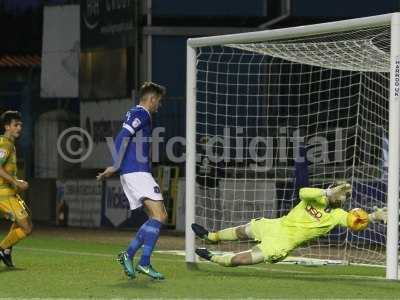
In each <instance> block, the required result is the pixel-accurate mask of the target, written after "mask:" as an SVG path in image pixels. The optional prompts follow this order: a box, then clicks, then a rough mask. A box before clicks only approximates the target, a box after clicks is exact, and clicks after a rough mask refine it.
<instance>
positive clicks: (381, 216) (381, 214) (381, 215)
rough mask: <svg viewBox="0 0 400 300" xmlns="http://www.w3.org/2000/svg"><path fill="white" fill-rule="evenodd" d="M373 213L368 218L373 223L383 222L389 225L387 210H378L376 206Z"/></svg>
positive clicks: (384, 208) (383, 208)
mask: <svg viewBox="0 0 400 300" xmlns="http://www.w3.org/2000/svg"><path fill="white" fill-rule="evenodd" d="M373 210H374V211H373V212H372V213H370V214H369V215H368V218H369V220H370V221H372V222H376V221H382V222H383V223H385V224H386V223H387V208H386V207H382V208H378V207H376V206H374V207H373Z"/></svg>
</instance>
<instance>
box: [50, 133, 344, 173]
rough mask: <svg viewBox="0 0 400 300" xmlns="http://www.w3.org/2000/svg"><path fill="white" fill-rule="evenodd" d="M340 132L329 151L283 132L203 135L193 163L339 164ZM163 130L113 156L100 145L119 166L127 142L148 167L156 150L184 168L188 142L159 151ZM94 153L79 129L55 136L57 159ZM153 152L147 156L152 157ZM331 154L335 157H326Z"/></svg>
mask: <svg viewBox="0 0 400 300" xmlns="http://www.w3.org/2000/svg"><path fill="white" fill-rule="evenodd" d="M342 131H343V129H342V128H336V130H335V134H334V141H332V140H331V142H333V145H334V147H335V149H332V148H331V149H329V144H331V145H332V143H329V141H328V139H327V137H326V136H318V135H314V136H312V137H310V138H308V139H306V138H305V137H304V136H300V133H299V130H292V131H289V130H287V128H286V127H282V128H280V129H279V131H278V136H274V137H272V136H271V137H264V136H254V137H247V136H244V135H243V132H245V131H244V129H243V128H241V127H237V128H229V127H227V128H224V131H223V135H222V136H204V135H203V136H201V137H200V138H199V139H198V140H197V146H198V147H197V157H196V159H197V161H198V162H201V161H202V159H203V158H204V156H206V157H207V160H208V161H209V162H211V163H214V164H219V163H221V162H225V163H229V162H232V161H234V162H243V161H246V162H247V163H250V166H254V167H255V168H258V166H261V165H262V166H263V167H262V168H261V169H263V170H265V169H269V168H272V166H273V164H274V161H277V162H279V163H285V162H287V161H288V160H289V159H296V161H297V162H300V160H304V159H307V161H308V162H309V163H311V164H318V163H322V164H325V163H329V162H332V159H333V160H334V161H335V162H340V161H343V159H344V157H343V153H344V148H345V147H343V146H344V145H343V143H344V140H345V137H343V134H342ZM164 132H165V128H163V127H156V128H154V129H153V132H152V136H151V137H143V136H142V132H141V131H139V132H138V133H136V134H135V136H133V137H125V138H124V139H123V140H122V142H121V146H120V147H119V149H118V151H117V147H116V145H115V141H114V139H113V138H112V137H104V140H103V143H106V145H107V148H108V153H104V155H105V156H107V155H111V157H112V158H113V161H114V164H116V165H117V166H119V165H120V164H121V161H122V159H123V158H124V157H125V154H126V151H128V145H129V143H134V144H135V147H134V148H130V150H129V151H133V149H134V151H135V153H134V155H135V159H136V161H137V162H139V163H149V162H150V161H149V156H150V157H151V161H152V162H155V163H158V162H160V161H161V159H160V151H161V150H162V151H163V153H165V155H166V157H167V159H168V160H169V161H170V162H173V163H183V162H185V160H186V154H185V153H184V151H177V149H181V150H182V149H183V148H184V147H185V145H186V139H185V138H184V137H182V136H175V137H172V138H170V139H168V140H167V142H166V143H165V147H161V145H162V144H163V143H164V138H163V137H162V133H164ZM301 147H303V149H304V148H307V151H306V153H305V155H304V156H301V155H300V149H301ZM93 149H94V142H93V138H92V137H91V135H90V134H89V132H88V131H86V130H85V129H83V128H80V127H71V128H67V129H66V130H64V131H63V132H61V134H60V135H59V137H58V140H57V150H58V153H59V155H60V156H61V157H62V159H64V160H65V161H67V162H69V163H81V162H84V161H85V160H87V159H88V158H89V157H90V155H91V154H92V152H93ZM150 152H151V154H150ZM329 153H333V154H334V155H333V156H332V155H330V156H329Z"/></svg>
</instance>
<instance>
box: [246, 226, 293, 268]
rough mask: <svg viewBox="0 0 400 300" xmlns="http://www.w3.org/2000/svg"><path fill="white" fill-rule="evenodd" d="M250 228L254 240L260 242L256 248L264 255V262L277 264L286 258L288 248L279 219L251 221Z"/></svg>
mask: <svg viewBox="0 0 400 300" xmlns="http://www.w3.org/2000/svg"><path fill="white" fill-rule="evenodd" d="M250 226H251V227H250V229H251V232H252V234H253V235H254V239H255V240H256V241H260V244H258V245H257V246H256V247H258V248H259V249H260V250H261V251H262V253H263V254H264V260H265V262H268V263H277V262H279V261H281V260H283V259H285V258H286V257H287V256H288V254H289V252H290V250H289V249H290V247H289V244H288V243H287V241H286V237H287V235H286V233H285V232H284V228H283V227H282V225H281V219H279V218H278V219H266V218H261V219H253V220H251V222H250Z"/></svg>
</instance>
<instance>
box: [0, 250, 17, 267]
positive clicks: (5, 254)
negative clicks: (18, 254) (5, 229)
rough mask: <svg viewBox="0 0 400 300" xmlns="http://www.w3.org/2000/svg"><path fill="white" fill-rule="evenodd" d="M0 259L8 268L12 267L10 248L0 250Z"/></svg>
mask: <svg viewBox="0 0 400 300" xmlns="http://www.w3.org/2000/svg"><path fill="white" fill-rule="evenodd" d="M0 259H1V260H2V261H3V262H4V264H5V265H6V266H7V267H9V268H14V264H13V262H12V258H11V248H10V249H4V250H0Z"/></svg>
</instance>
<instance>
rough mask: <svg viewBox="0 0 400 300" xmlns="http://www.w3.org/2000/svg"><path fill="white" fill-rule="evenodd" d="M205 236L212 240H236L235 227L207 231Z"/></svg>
mask: <svg viewBox="0 0 400 300" xmlns="http://www.w3.org/2000/svg"><path fill="white" fill-rule="evenodd" d="M207 238H208V239H209V240H210V241H213V242H217V241H236V240H237V239H238V236H237V234H236V227H231V228H227V229H223V230H220V231H217V232H209V233H208V236H207Z"/></svg>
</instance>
